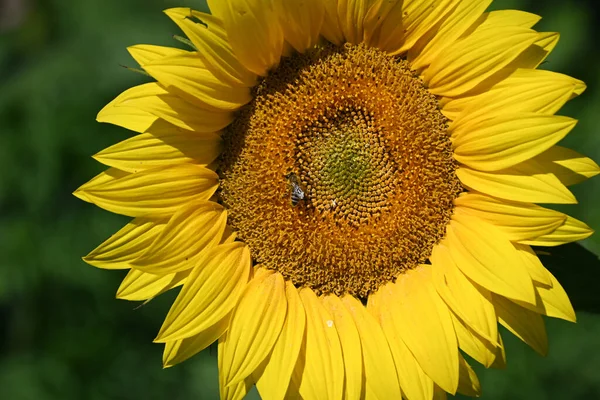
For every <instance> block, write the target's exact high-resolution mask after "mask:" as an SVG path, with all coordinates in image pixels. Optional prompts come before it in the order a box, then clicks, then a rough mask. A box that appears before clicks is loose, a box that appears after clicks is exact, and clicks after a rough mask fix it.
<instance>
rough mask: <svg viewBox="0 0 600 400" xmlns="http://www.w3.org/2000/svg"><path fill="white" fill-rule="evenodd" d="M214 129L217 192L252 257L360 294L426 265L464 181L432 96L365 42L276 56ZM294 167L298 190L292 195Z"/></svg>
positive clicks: (304, 280) (303, 279)
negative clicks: (220, 146) (246, 99)
mask: <svg viewBox="0 0 600 400" xmlns="http://www.w3.org/2000/svg"><path fill="white" fill-rule="evenodd" d="M253 99H254V100H253V101H252V102H251V103H250V104H249V105H248V106H246V107H245V108H243V109H242V110H241V111H240V112H239V114H238V115H237V117H236V119H235V121H234V123H233V124H231V125H230V126H229V127H228V128H227V130H226V131H225V133H224V135H223V138H224V141H225V146H224V147H225V149H226V150H225V152H224V153H223V155H222V157H221V159H220V166H219V173H220V177H221V186H220V190H219V192H218V196H219V199H220V201H221V202H222V203H223V204H224V205H225V207H226V208H227V209H228V213H229V214H228V215H229V216H228V222H229V224H230V225H231V227H232V228H233V229H234V230H236V231H237V232H238V235H239V238H240V239H241V240H243V241H245V242H246V243H248V244H249V246H250V249H251V251H252V252H253V254H252V256H253V259H254V260H255V262H256V263H257V264H260V265H262V266H264V267H266V268H269V269H273V270H277V271H279V272H281V273H282V274H283V275H284V277H285V278H286V279H289V280H291V281H292V282H293V283H294V284H295V285H296V286H297V287H302V286H308V287H310V288H312V289H313V290H315V291H316V292H317V293H318V294H330V293H334V294H337V295H343V294H346V293H349V294H352V295H354V296H356V297H359V298H366V297H367V296H368V294H369V293H371V292H373V291H375V290H377V288H379V287H380V286H381V285H383V284H385V283H387V282H390V281H393V280H394V279H395V277H397V276H398V275H399V274H401V273H402V272H403V271H405V270H407V269H411V268H414V267H416V266H417V265H418V264H420V263H425V262H426V261H427V259H428V257H429V256H430V255H431V251H432V248H433V246H434V245H435V244H436V243H437V242H439V240H441V238H442V237H443V236H444V234H445V230H446V226H447V224H448V222H449V220H450V216H451V215H452V210H453V201H454V199H455V198H456V197H457V196H458V194H459V193H460V192H461V191H462V190H463V189H462V187H461V184H460V181H459V179H458V178H457V176H456V174H455V171H456V167H457V165H456V162H455V161H454V159H453V156H452V144H451V141H450V138H449V134H448V132H447V123H448V121H447V120H446V119H445V117H444V116H443V115H442V113H441V112H440V110H439V104H438V99H437V98H436V97H435V96H434V95H432V94H431V93H430V92H429V91H428V90H427V87H426V86H425V85H424V83H423V81H422V80H421V79H420V78H419V77H418V74H416V73H415V72H414V71H412V70H411V69H410V66H409V64H408V62H407V61H405V60H403V59H401V58H398V57H393V56H389V55H387V54H385V53H384V52H382V51H379V50H377V49H372V48H367V47H365V46H362V45H361V46H353V45H344V46H341V47H334V46H325V47H320V48H315V49H313V50H311V51H310V52H307V53H306V54H301V55H294V56H292V57H290V58H286V59H283V61H282V63H281V64H280V65H279V66H278V67H277V69H276V70H275V71H274V72H273V73H272V74H271V75H269V76H268V77H266V78H264V79H263V80H262V81H261V82H260V83H259V85H257V86H256V87H255V89H254V93H253ZM290 174H293V175H294V176H295V177H297V180H298V184H299V185H300V186H301V187H302V190H303V191H304V193H305V196H304V198H303V199H302V200H300V201H298V202H297V204H295V205H294V204H292V202H291V194H292V192H291V190H290V184H289V182H288V179H287V178H286V177H288V176H290Z"/></svg>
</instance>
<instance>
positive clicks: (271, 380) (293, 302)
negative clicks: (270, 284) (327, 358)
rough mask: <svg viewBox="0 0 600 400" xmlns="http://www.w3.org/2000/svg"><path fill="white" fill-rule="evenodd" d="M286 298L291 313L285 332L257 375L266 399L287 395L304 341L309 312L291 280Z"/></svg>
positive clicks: (259, 390)
mask: <svg viewBox="0 0 600 400" xmlns="http://www.w3.org/2000/svg"><path fill="white" fill-rule="evenodd" d="M285 298H286V301H287V313H286V317H285V322H284V324H283V328H281V334H280V335H279V337H278V338H277V342H276V343H275V345H274V346H273V351H272V352H271V354H270V355H269V357H268V358H267V360H265V364H266V365H265V367H264V368H263V369H262V370H261V371H255V373H254V374H253V377H254V378H255V381H256V388H257V389H258V392H259V393H260V395H261V396H262V397H263V398H265V399H283V398H284V397H285V394H286V392H287V390H288V387H289V385H290V381H291V379H292V373H293V371H294V368H295V366H296V362H297V361H298V356H299V354H300V348H301V347H302V343H303V341H304V335H305V328H306V313H305V311H304V306H303V305H302V301H301V300H300V296H299V295H298V290H297V289H296V288H295V287H294V285H293V284H292V283H291V282H289V281H287V282H286V283H285Z"/></svg>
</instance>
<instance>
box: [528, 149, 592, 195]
mask: <svg viewBox="0 0 600 400" xmlns="http://www.w3.org/2000/svg"><path fill="white" fill-rule="evenodd" d="M534 161H535V162H537V163H539V164H540V165H541V167H542V168H544V170H546V171H548V172H552V173H553V174H554V175H556V177H557V178H558V179H559V180H560V181H561V182H562V183H563V184H564V185H566V186H569V185H575V184H576V183H580V182H583V181H584V180H586V179H588V178H591V177H593V176H596V175H598V174H599V173H600V167H598V164H596V162H594V161H593V160H591V159H589V158H588V157H585V156H583V155H581V154H579V153H577V152H576V151H573V150H571V149H567V148H566V147H561V146H553V147H551V148H550V149H548V150H546V151H545V152H543V153H542V154H539V155H537V156H536V157H535V158H534Z"/></svg>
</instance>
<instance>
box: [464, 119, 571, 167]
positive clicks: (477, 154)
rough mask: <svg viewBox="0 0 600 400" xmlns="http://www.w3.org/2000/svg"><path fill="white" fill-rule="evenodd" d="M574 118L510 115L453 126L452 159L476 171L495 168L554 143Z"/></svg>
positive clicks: (543, 149) (511, 162) (530, 154)
mask: <svg viewBox="0 0 600 400" xmlns="http://www.w3.org/2000/svg"><path fill="white" fill-rule="evenodd" d="M576 124H577V121H576V120H574V119H572V118H568V117H563V116H557V115H539V114H510V115H504V116H498V117H495V118H493V119H489V120H479V121H473V122H471V123H468V122H467V123H465V124H464V125H462V124H460V125H456V126H454V129H453V130H452V141H453V144H454V147H455V150H454V158H455V159H456V160H457V161H458V162H460V163H462V164H465V165H467V166H469V167H471V168H474V169H477V170H480V171H498V170H500V169H505V168H509V167H512V166H514V165H516V164H518V163H520V162H522V161H526V160H528V159H530V158H532V157H534V156H536V155H538V154H540V153H542V152H544V151H546V150H548V149H549V148H550V147H552V146H553V145H555V144H556V143H557V142H558V141H560V140H561V139H562V138H564V137H565V136H566V135H567V134H568V133H569V132H570V131H571V129H573V128H574V127H575V125H576Z"/></svg>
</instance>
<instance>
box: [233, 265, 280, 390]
mask: <svg viewBox="0 0 600 400" xmlns="http://www.w3.org/2000/svg"><path fill="white" fill-rule="evenodd" d="M286 312H287V300H286V293H285V281H284V279H283V277H282V276H281V274H280V273H278V272H275V273H272V274H268V275H262V276H255V277H254V278H253V279H252V280H251V281H250V283H249V284H248V286H247V288H246V290H244V293H243V294H242V296H241V297H240V300H239V303H238V304H237V306H236V307H235V309H234V310H233V315H232V317H231V324H230V327H229V330H228V332H227V341H226V343H225V346H224V347H223V368H224V370H223V380H224V383H225V385H227V386H230V385H233V384H237V383H238V382H240V381H243V380H244V379H246V378H247V377H248V376H250V375H251V374H252V373H253V372H254V371H255V370H256V369H257V368H258V367H259V366H260V364H261V363H262V362H263V361H264V360H265V359H266V358H267V356H268V355H269V354H270V353H271V351H272V350H273V346H274V345H275V342H276V341H277V338H278V337H279V335H280V333H281V330H282V328H283V325H284V322H285V317H286Z"/></svg>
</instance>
